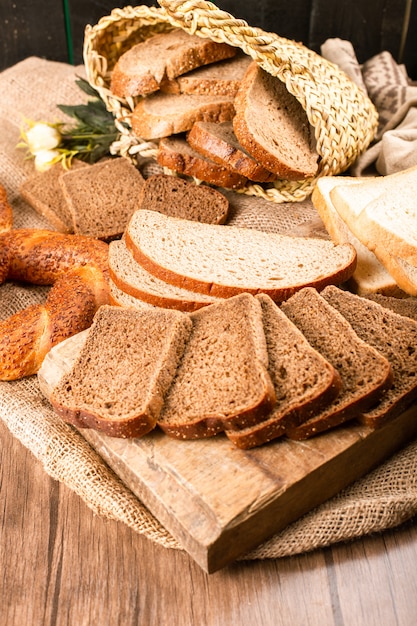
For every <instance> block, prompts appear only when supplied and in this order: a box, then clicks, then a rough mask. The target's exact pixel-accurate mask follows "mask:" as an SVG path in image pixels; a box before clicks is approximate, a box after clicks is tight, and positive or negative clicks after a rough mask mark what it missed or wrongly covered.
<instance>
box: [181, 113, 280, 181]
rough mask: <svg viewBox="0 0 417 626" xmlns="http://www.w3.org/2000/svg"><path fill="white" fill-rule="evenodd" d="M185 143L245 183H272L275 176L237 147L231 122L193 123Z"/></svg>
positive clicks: (240, 147)
mask: <svg viewBox="0 0 417 626" xmlns="http://www.w3.org/2000/svg"><path fill="white" fill-rule="evenodd" d="M187 141H188V143H189V144H190V146H191V147H192V148H194V150H196V151H197V152H199V153H200V154H202V155H204V156H205V157H207V158H209V159H211V160H212V161H214V162H215V163H218V164H219V165H222V166H224V167H227V168H229V169H232V170H234V171H236V172H238V173H239V174H241V175H242V176H246V178H248V179H249V180H252V181H257V182H270V181H272V180H275V179H276V174H273V173H272V172H269V171H268V170H267V169H265V168H264V167H263V165H260V163H257V162H256V161H255V159H254V158H253V157H252V156H251V155H250V154H249V153H248V152H247V151H246V150H245V149H244V148H243V147H242V146H241V145H240V144H239V142H238V140H237V138H236V135H235V133H234V131H233V123H232V122H223V123H221V124H215V123H213V122H196V123H195V124H193V127H192V128H191V130H190V132H189V133H188V135H187Z"/></svg>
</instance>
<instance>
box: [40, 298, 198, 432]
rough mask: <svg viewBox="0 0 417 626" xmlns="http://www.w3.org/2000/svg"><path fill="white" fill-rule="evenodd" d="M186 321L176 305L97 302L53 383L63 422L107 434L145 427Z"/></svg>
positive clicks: (158, 404)
mask: <svg viewBox="0 0 417 626" xmlns="http://www.w3.org/2000/svg"><path fill="white" fill-rule="evenodd" d="M191 327H192V324H191V320H190V319H189V317H188V316H187V315H186V314H183V313H180V312H178V311H165V310H163V309H153V310H149V309H147V310H142V311H139V310H133V309H125V308H121V307H113V306H110V305H106V306H103V307H101V308H100V309H99V310H98V312H97V313H96V316H95V318H94V320H93V324H92V326H91V328H90V331H89V333H88V337H87V340H86V342H85V344H84V346H83V348H82V350H81V352H80V355H79V357H78V359H77V360H76V362H75V364H74V365H73V367H72V369H71V370H70V372H69V373H68V374H66V375H64V377H63V379H62V380H61V381H60V382H59V383H58V385H57V386H56V387H55V388H54V389H53V392H52V394H51V398H50V400H51V403H52V405H53V407H54V409H55V410H56V412H57V413H58V414H59V415H60V416H61V417H62V419H63V420H64V421H66V422H68V423H71V424H74V425H75V426H78V427H80V428H92V429H94V430H97V431H100V432H103V433H105V434H106V435H109V436H112V437H140V436H142V435H144V434H146V433H148V432H149V431H150V430H152V429H153V428H154V427H155V425H156V422H157V419H158V417H159V414H160V411H161V408H162V405H163V402H164V397H165V394H166V392H167V390H168V388H169V385H170V384H171V381H172V379H173V377H174V375H175V371H176V368H177V364H178V362H179V360H180V358H181V355H182V353H183V350H184V348H185V344H186V342H187V340H188V336H189V334H190V332H191Z"/></svg>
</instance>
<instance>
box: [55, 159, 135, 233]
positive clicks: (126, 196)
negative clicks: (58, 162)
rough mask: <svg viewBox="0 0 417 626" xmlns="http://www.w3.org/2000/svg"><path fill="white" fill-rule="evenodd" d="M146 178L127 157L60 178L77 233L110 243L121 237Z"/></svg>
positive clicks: (96, 164) (97, 164) (71, 172)
mask: <svg viewBox="0 0 417 626" xmlns="http://www.w3.org/2000/svg"><path fill="white" fill-rule="evenodd" d="M144 182H145V181H144V178H143V177H142V174H141V173H140V172H139V170H138V169H137V168H136V167H135V166H134V165H133V164H132V163H130V161H128V160H127V159H125V158H124V157H116V158H112V159H106V160H105V161H102V162H98V163H95V164H94V165H90V166H89V167H88V168H82V169H77V170H75V171H71V170H70V171H69V172H67V173H66V174H64V175H63V176H61V178H60V184H61V186H62V190H63V194H64V197H65V199H66V202H67V204H68V207H69V209H70V211H71V214H72V218H73V225H74V233H76V234H80V235H88V236H90V237H95V238H96V239H103V240H105V241H109V240H111V239H115V238H117V237H120V236H121V235H122V234H123V232H124V230H125V228H126V225H127V223H128V221H129V219H130V217H131V215H132V213H133V212H134V211H135V210H136V209H137V207H138V197H139V194H140V191H141V189H142V186H143V184H144Z"/></svg>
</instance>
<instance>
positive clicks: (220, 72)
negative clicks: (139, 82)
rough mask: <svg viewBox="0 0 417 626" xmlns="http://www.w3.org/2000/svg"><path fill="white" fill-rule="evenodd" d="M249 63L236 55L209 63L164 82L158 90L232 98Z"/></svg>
mask: <svg viewBox="0 0 417 626" xmlns="http://www.w3.org/2000/svg"><path fill="white" fill-rule="evenodd" d="M251 62H252V59H251V57H249V56H247V55H245V54H236V56H235V57H233V58H231V59H226V60H224V61H218V62H216V63H211V64H210V65H205V66H203V67H199V68H198V69H196V70H192V71H191V72H187V74H183V75H182V76H178V77H177V78H173V79H171V80H169V79H167V80H164V81H163V82H162V83H161V87H160V88H161V91H164V92H165V93H175V94H180V93H188V94H195V95H198V96H204V95H208V94H211V95H212V96H231V97H232V98H234V97H235V95H236V93H237V90H238V89H239V86H240V81H241V80H242V78H243V76H244V74H245V72H246V70H247V68H248V66H249V64H250V63H251Z"/></svg>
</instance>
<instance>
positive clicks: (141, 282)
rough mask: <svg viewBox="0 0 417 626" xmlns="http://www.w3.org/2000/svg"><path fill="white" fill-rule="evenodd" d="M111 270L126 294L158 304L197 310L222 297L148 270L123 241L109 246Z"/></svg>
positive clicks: (115, 281) (114, 279)
mask: <svg viewBox="0 0 417 626" xmlns="http://www.w3.org/2000/svg"><path fill="white" fill-rule="evenodd" d="M109 271H110V277H111V279H112V281H113V283H114V284H115V285H116V286H117V287H118V288H119V289H120V290H121V291H123V292H124V293H125V294H128V295H130V296H133V297H135V298H138V299H139V300H141V301H143V302H148V303H149V304H153V305H154V306H160V307H164V308H166V309H178V310H180V311H196V310H197V309H200V308H201V307H203V306H207V305H208V304H211V303H213V302H217V301H218V300H219V298H216V297H214V296H210V295H209V294H204V293H197V292H193V291H189V290H188V289H183V288H182V287H175V286H174V285H170V284H169V283H166V282H164V281H163V280H160V279H159V278H157V277H156V276H153V275H152V274H150V273H149V272H147V271H146V270H145V269H143V267H142V266H141V265H139V263H137V262H136V261H135V259H134V258H133V256H132V254H131V252H130V251H129V250H128V249H127V248H126V245H125V242H124V241H123V240H119V241H111V242H110V245H109Z"/></svg>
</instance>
